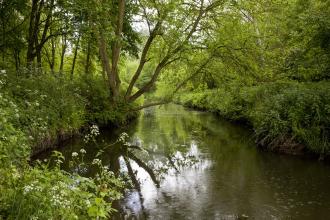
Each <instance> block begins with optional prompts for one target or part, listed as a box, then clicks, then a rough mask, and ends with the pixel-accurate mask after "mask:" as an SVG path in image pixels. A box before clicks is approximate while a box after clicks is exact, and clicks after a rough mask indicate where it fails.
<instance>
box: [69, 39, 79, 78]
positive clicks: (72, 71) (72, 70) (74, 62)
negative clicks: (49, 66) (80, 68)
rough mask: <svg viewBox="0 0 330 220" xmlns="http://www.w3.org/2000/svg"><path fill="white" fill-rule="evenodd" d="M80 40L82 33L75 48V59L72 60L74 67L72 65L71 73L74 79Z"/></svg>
mask: <svg viewBox="0 0 330 220" xmlns="http://www.w3.org/2000/svg"><path fill="white" fill-rule="evenodd" d="M79 42H80V35H78V39H77V42H76V47H75V49H74V54H73V60H72V67H71V74H70V79H71V80H72V79H73V74H74V68H75V65H76V60H77V54H78V48H79Z"/></svg>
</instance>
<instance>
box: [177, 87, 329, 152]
mask: <svg viewBox="0 0 330 220" xmlns="http://www.w3.org/2000/svg"><path fill="white" fill-rule="evenodd" d="M329 94H330V85H329V83H326V82H320V83H304V84H301V83H294V82H293V83H292V82H283V83H280V82H279V83H272V84H270V83H267V84H264V85H259V86H253V87H236V88H234V87H230V89H228V90H223V89H215V90H207V91H202V92H193V93H187V94H185V95H182V96H181V97H180V99H178V100H177V101H178V102H181V103H183V104H185V105H187V106H191V107H196V108H202V109H207V110H211V111H215V112H217V113H219V114H220V115H222V116H224V117H226V118H229V119H231V120H242V121H246V122H248V123H249V124H251V125H252V126H253V128H254V130H255V132H256V136H257V139H258V140H259V141H262V144H263V145H266V146H267V145H268V146H269V147H273V148H275V149H276V147H279V146H280V145H281V144H285V143H284V142H286V141H287V140H288V139H292V140H294V141H296V142H298V143H302V144H304V145H305V146H306V147H307V149H308V150H309V151H311V152H314V153H319V154H329V153H330V139H329V137H330V136H329V122H330V121H329V120H330V111H329V103H330V96H329Z"/></svg>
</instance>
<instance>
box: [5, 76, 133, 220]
mask: <svg viewBox="0 0 330 220" xmlns="http://www.w3.org/2000/svg"><path fill="white" fill-rule="evenodd" d="M109 100H110V94H109V92H108V90H107V87H106V85H105V83H104V81H103V80H102V79H101V77H100V78H98V77H97V76H94V77H86V76H81V77H79V78H76V79H74V80H69V79H66V78H64V77H63V76H61V75H56V76H54V75H49V74H48V75H33V74H31V75H28V76H27V75H16V73H10V72H5V71H2V72H1V74H0V135H1V136H0V176H1V178H0V204H1V206H0V219H99V218H107V217H108V216H109V215H110V214H111V212H112V211H113V209H112V206H111V204H112V201H113V200H115V199H118V198H119V197H120V194H121V193H120V192H121V190H122V189H123V187H124V182H123V181H122V180H121V179H120V178H118V177H115V175H114V174H113V173H112V172H110V171H109V170H108V169H107V168H106V167H103V166H102V162H101V161H99V160H95V163H93V164H85V163H82V165H84V166H96V167H97V168H98V170H99V171H98V172H97V174H96V176H97V177H96V176H95V177H91V178H84V177H82V176H80V175H79V174H78V173H67V172H65V171H62V170H61V169H60V168H61V163H62V162H63V161H64V160H73V162H75V157H76V155H73V156H72V158H64V157H63V156H62V155H61V154H60V153H59V152H55V153H54V155H53V157H52V158H49V159H50V160H52V161H54V162H53V163H56V166H55V167H53V166H51V167H50V166H49V164H50V163H49V161H46V162H42V163H41V162H38V161H37V162H36V164H34V166H33V167H31V166H29V158H30V155H31V154H33V153H35V152H38V151H41V150H44V149H47V148H49V147H51V146H52V145H53V144H54V143H56V142H58V141H60V140H62V139H65V138H68V137H70V136H71V135H73V134H75V133H79V131H80V130H81V128H86V129H85V130H88V129H87V128H88V127H89V125H91V124H93V125H95V124H97V125H100V126H104V125H109V124H112V125H115V124H122V123H125V122H126V121H127V120H129V119H130V118H132V117H135V116H136V114H137V113H136V112H135V113H126V112H128V111H127V109H125V108H129V106H126V105H124V104H121V103H118V104H117V105H116V106H115V107H114V106H113V105H111V104H110V101H109ZM94 128H95V127H94ZM95 133H97V132H95V131H93V134H95ZM85 153H86V151H85V150H84V149H83V146H82V149H81V151H80V152H79V157H82V158H83V155H84V154H85ZM96 159H97V158H96ZM80 162H81V161H80Z"/></svg>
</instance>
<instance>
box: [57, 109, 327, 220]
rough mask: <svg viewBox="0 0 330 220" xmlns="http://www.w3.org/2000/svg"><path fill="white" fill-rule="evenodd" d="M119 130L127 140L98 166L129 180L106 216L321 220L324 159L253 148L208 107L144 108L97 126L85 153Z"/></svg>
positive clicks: (90, 155) (245, 134) (75, 146)
mask: <svg viewBox="0 0 330 220" xmlns="http://www.w3.org/2000/svg"><path fill="white" fill-rule="evenodd" d="M122 132H127V133H128V135H129V137H130V140H129V143H130V144H131V146H126V147H119V146H117V147H115V146H112V147H107V148H106V150H105V152H104V153H103V154H102V160H103V163H104V165H108V166H109V167H110V168H111V169H112V170H113V171H114V172H115V173H117V174H120V173H125V174H126V176H128V177H129V179H130V181H131V182H132V186H133V187H132V189H130V190H128V191H127V192H126V193H125V197H124V198H123V199H122V200H121V201H117V202H116V204H115V205H116V208H117V209H118V210H119V212H118V213H117V214H116V215H115V216H114V219H328V216H329V213H330V187H329V184H330V169H329V167H328V166H325V165H324V164H321V163H318V162H317V161H309V160H304V159H301V158H295V157H290V156H283V155H275V154H272V153H266V152H259V151H258V150H257V149H256V147H255V144H254V142H253V137H252V134H251V132H250V131H249V130H248V129H246V128H244V127H240V126H238V125H233V124H231V123H228V122H226V121H223V120H221V119H219V118H218V117H215V116H214V115H213V114H211V113H206V112H198V111H192V110H187V109H184V108H183V107H181V106H177V105H167V106H164V107H161V108H159V107H156V108H149V109H146V110H145V112H144V113H143V114H142V115H141V117H139V119H138V120H136V121H135V122H134V123H132V124H130V125H129V127H127V128H123V129H118V130H115V131H105V132H103V133H102V134H101V135H100V136H99V137H98V139H97V142H96V144H90V145H88V146H86V147H85V149H86V151H87V154H86V158H85V160H86V161H92V160H93V159H94V157H95V154H96V153H97V151H98V150H99V149H100V148H102V147H103V146H107V145H109V144H111V143H114V142H115V141H116V140H117V138H118V136H119V135H120V134H121V133H122ZM81 146H82V140H79V139H76V140H73V141H72V143H69V144H67V145H66V146H65V147H63V148H62V153H63V154H64V155H65V156H66V157H70V155H71V153H72V152H73V151H79V149H80V148H81ZM66 169H69V168H68V167H67V168H66ZM86 172H87V173H86V175H90V174H92V173H93V170H88V171H86Z"/></svg>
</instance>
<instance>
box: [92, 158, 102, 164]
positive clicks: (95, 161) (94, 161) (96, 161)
mask: <svg viewBox="0 0 330 220" xmlns="http://www.w3.org/2000/svg"><path fill="white" fill-rule="evenodd" d="M92 164H101V160H100V159H94V160H93V162H92Z"/></svg>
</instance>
